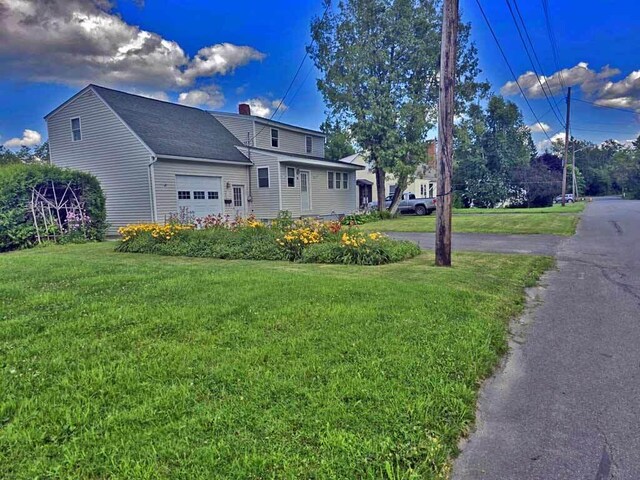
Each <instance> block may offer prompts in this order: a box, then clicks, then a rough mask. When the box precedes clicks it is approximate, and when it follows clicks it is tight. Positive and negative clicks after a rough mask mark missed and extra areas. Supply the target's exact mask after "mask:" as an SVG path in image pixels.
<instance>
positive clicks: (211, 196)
mask: <svg viewBox="0 0 640 480" xmlns="http://www.w3.org/2000/svg"><path fill="white" fill-rule="evenodd" d="M207 198H208V199H209V200H218V198H220V196H219V194H218V192H207Z"/></svg>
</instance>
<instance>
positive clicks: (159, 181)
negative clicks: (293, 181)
mask: <svg viewBox="0 0 640 480" xmlns="http://www.w3.org/2000/svg"><path fill="white" fill-rule="evenodd" d="M154 172H155V185H156V202H157V209H158V222H159V223H163V222H164V221H165V220H166V219H167V218H168V217H169V215H170V214H172V213H178V196H177V192H178V188H177V184H176V180H177V177H178V179H179V177H180V176H185V175H189V176H204V177H219V178H220V180H219V181H220V185H221V187H220V193H219V197H220V198H219V201H220V202H221V205H222V209H223V213H224V214H226V215H231V216H235V215H236V214H237V213H238V211H237V208H235V207H234V206H233V189H232V185H247V184H248V182H249V169H248V168H247V166H245V165H238V166H235V165H228V164H221V163H213V162H191V161H185V160H168V159H163V158H159V159H158V161H157V162H156V163H155V164H154ZM199 190H203V191H205V192H208V190H206V189H204V188H199ZM211 191H212V192H213V191H215V190H213V189H212V190H211ZM192 195H193V193H192ZM207 196H208V193H207ZM225 200H231V201H232V203H231V204H226V203H225V202H224V201H225Z"/></svg>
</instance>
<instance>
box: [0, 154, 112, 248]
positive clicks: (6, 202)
mask: <svg viewBox="0 0 640 480" xmlns="http://www.w3.org/2000/svg"><path fill="white" fill-rule="evenodd" d="M48 186H49V187H50V188H51V192H53V191H55V192H57V194H58V195H60V194H63V193H64V192H65V191H66V187H67V186H69V187H70V190H71V191H72V192H73V195H74V199H76V198H77V201H78V202H79V204H80V205H81V206H82V211H81V212H73V213H72V211H66V210H62V213H61V217H60V218H59V219H56V220H57V223H58V224H60V223H61V224H62V225H63V229H62V231H60V228H59V227H56V225H48V226H47V229H45V228H44V225H42V224H39V225H38V229H37V230H36V226H35V225H34V221H33V215H32V212H31V209H30V202H31V200H32V192H33V190H34V189H36V190H38V189H43V188H45V187H48ZM67 193H69V194H70V195H71V193H70V192H67ZM67 214H69V215H67ZM106 228H107V224H106V211H105V198H104V195H103V193H102V189H101V188H100V184H99V182H98V180H97V179H96V178H95V177H94V176H93V175H90V174H88V173H83V172H78V171H75V170H68V169H62V168H58V167H55V166H52V165H37V164H29V165H26V164H12V165H5V166H0V251H7V250H14V249H17V248H25V247H30V246H32V245H34V244H35V243H37V242H38V234H40V236H41V238H42V236H44V237H45V238H46V237H50V238H52V239H55V240H57V241H79V240H83V241H84V240H103V239H104V236H105V232H106Z"/></svg>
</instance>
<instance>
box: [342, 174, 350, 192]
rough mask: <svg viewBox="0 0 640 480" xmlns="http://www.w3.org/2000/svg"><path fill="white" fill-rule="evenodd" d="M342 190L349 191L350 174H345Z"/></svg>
mask: <svg viewBox="0 0 640 480" xmlns="http://www.w3.org/2000/svg"><path fill="white" fill-rule="evenodd" d="M342 188H344V189H345V190H348V189H349V174H348V173H343V174H342Z"/></svg>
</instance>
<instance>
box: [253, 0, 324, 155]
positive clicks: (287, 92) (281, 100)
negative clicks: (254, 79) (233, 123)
mask: <svg viewBox="0 0 640 480" xmlns="http://www.w3.org/2000/svg"><path fill="white" fill-rule="evenodd" d="M330 7H331V2H327V6H326V7H325V9H324V12H323V13H322V17H321V18H320V21H322V20H324V17H325V16H326V15H327V12H328V11H329V8H330ZM315 42H316V40H315V38H312V39H311V43H310V44H309V48H306V49H305V50H306V51H305V53H304V57H302V61H301V62H300V64H299V65H298V68H297V70H296V73H295V74H294V75H293V78H292V79H291V82H289V86H288V87H287V90H286V91H285V92H284V95H283V96H282V98H281V99H280V102H278V106H277V107H276V109H275V110H274V111H273V113H272V114H271V116H270V117H269V120H273V117H274V116H275V115H276V113H278V111H279V110H280V108H281V107H282V105H283V104H284V100H285V98H287V95H288V94H289V91H290V90H291V87H293V83H294V82H295V81H296V78H298V74H299V73H300V70H301V69H302V66H303V65H304V62H305V60H306V59H307V57H308V56H309V50H310V49H311V48H313V45H314V44H315ZM265 128H267V124H265V125H264V126H263V127H262V128H261V129H260V130H259V131H258V133H256V134H255V135H254V136H253V137H251V138H250V139H249V141H248V146H251V145H252V144H253V141H254V140H255V138H256V137H257V136H258V135H260V134H261V133H262V131H263V130H264V129H265Z"/></svg>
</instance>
